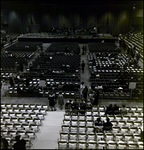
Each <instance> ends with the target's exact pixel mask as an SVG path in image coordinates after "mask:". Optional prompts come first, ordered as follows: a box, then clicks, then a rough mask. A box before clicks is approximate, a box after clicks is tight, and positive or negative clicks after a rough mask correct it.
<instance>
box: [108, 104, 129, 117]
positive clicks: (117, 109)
mask: <svg viewBox="0 0 144 150" xmlns="http://www.w3.org/2000/svg"><path fill="white" fill-rule="evenodd" d="M105 113H106V114H109V115H117V114H126V113H127V109H126V107H125V105H122V107H121V108H120V107H119V106H117V104H114V106H113V105H112V104H110V105H109V106H108V107H107V108H106V112H105Z"/></svg>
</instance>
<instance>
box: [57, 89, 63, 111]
mask: <svg viewBox="0 0 144 150" xmlns="http://www.w3.org/2000/svg"><path fill="white" fill-rule="evenodd" d="M58 104H59V106H60V110H62V109H63V105H64V99H63V94H62V92H60V93H59V95H58Z"/></svg>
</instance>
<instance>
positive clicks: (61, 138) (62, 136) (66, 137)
mask: <svg viewBox="0 0 144 150" xmlns="http://www.w3.org/2000/svg"><path fill="white" fill-rule="evenodd" d="M60 140H69V133H65V132H61V133H60Z"/></svg>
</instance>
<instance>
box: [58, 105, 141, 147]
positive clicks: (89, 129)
mask: <svg viewBox="0 0 144 150" xmlns="http://www.w3.org/2000/svg"><path fill="white" fill-rule="evenodd" d="M126 108H127V110H128V114H126V115H109V116H108V117H109V118H110V121H111V122H112V124H113V129H112V130H111V131H102V130H99V132H96V133H94V132H93V129H94V121H95V120H96V118H97V117H99V116H101V119H102V120H106V117H107V116H106V115H105V110H106V107H105V106H95V107H92V109H91V110H87V111H86V113H85V115H81V114H80V113H78V114H75V113H72V112H71V113H70V112H69V113H65V114H64V119H63V123H62V126H61V130H60V133H59V134H60V138H58V139H57V142H58V149H141V148H143V142H141V141H140V128H142V127H143V119H142V118H143V107H137V106H136V107H126ZM131 111H133V113H132V114H131ZM137 112H139V115H138V114H137Z"/></svg>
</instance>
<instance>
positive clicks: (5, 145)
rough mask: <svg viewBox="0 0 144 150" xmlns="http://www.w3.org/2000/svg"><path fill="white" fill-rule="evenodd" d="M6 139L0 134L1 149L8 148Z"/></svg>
mask: <svg viewBox="0 0 144 150" xmlns="http://www.w3.org/2000/svg"><path fill="white" fill-rule="evenodd" d="M8 146H9V144H8V141H7V140H6V139H5V138H3V137H2V136H1V149H8Z"/></svg>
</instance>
